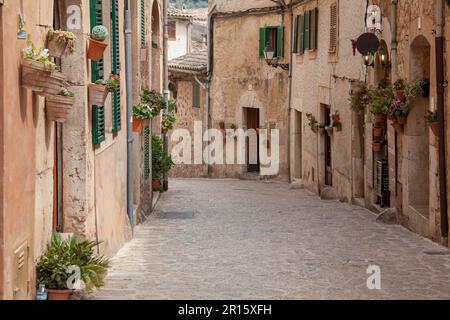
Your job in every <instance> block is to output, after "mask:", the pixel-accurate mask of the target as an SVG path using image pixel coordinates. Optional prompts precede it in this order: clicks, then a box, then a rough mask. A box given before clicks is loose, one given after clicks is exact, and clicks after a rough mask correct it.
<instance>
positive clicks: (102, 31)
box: [88, 25, 108, 61]
mask: <svg viewBox="0 0 450 320" xmlns="http://www.w3.org/2000/svg"><path fill="white" fill-rule="evenodd" d="M106 38H108V29H106V27H105V26H102V25H99V26H95V27H94V28H93V29H92V32H91V36H90V38H89V48H88V58H89V59H90V60H93V61H99V60H100V59H101V58H102V56H103V53H104V52H105V49H106V47H108V44H107V43H106V42H105V40H106Z"/></svg>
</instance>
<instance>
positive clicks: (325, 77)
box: [291, 0, 365, 201]
mask: <svg viewBox="0 0 450 320" xmlns="http://www.w3.org/2000/svg"><path fill="white" fill-rule="evenodd" d="M332 3H336V1H332V0H329V1H320V2H319V3H318V8H319V32H318V49H317V50H315V51H307V52H305V53H304V54H303V55H301V54H294V59H293V63H294V66H293V102H292V107H293V109H294V110H297V111H299V112H301V113H302V119H303V121H302V128H301V130H302V136H303V143H302V157H301V158H302V162H303V163H302V168H303V182H304V184H305V186H306V187H307V188H309V189H311V190H314V191H316V192H319V191H320V190H321V189H322V188H323V187H324V184H325V154H324V152H325V149H324V148H325V147H324V143H325V142H324V141H325V140H324V139H325V138H324V136H321V135H320V134H318V133H315V132H313V131H312V130H311V129H310V127H309V126H308V121H307V119H306V114H308V113H311V114H313V115H314V116H315V117H316V119H317V120H318V121H319V122H325V120H326V119H325V118H324V114H323V107H321V104H324V105H329V106H330V107H331V113H334V111H339V114H340V115H341V122H342V131H341V132H334V134H333V136H332V138H331V140H332V141H331V143H332V156H331V158H332V172H333V187H334V189H335V190H336V192H337V194H338V196H339V197H340V198H343V199H345V200H347V201H350V200H351V199H352V198H353V197H355V196H357V195H356V190H354V189H353V184H352V181H353V180H354V179H356V178H357V177H358V176H361V175H362V174H363V173H362V170H361V169H359V170H358V163H357V161H358V157H357V156H355V153H354V150H353V145H354V141H357V140H358V137H357V136H355V135H354V132H358V130H355V125H357V123H356V122H355V121H354V115H353V113H352V111H351V105H350V101H349V98H350V95H349V92H350V90H351V88H352V83H351V82H350V81H349V80H348V79H352V80H355V81H364V73H365V70H364V67H363V65H362V62H361V57H360V56H359V55H356V56H354V55H353V51H352V46H351V41H350V40H352V39H356V38H357V37H358V36H359V35H360V34H361V33H363V32H364V25H363V24H362V18H363V17H364V11H365V5H364V4H363V3H362V2H361V3H359V4H357V3H355V2H354V1H350V0H343V1H339V43H338V51H337V54H330V53H329V41H330V36H329V35H330V6H331V4H332ZM316 6H317V2H315V1H310V2H307V3H306V4H304V5H301V6H298V7H297V8H296V9H295V11H294V15H299V14H302V13H303V12H304V11H305V10H311V9H314V8H315V7H316ZM334 76H336V77H338V78H336V79H335V77H334ZM292 127H293V128H294V129H293V130H292V134H293V135H294V134H295V132H296V130H295V123H294V117H292ZM291 141H292V150H293V151H292V152H291V167H295V163H296V161H298V160H297V159H295V158H294V157H295V154H296V153H295V145H294V141H295V139H294V136H293V137H292V139H291ZM360 167H361V164H359V168H360ZM293 178H294V177H293Z"/></svg>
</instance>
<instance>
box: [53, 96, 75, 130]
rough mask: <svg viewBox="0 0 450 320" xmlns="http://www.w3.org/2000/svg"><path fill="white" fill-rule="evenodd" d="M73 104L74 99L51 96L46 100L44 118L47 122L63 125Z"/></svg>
mask: <svg viewBox="0 0 450 320" xmlns="http://www.w3.org/2000/svg"><path fill="white" fill-rule="evenodd" d="M74 103H75V98H74V97H65V96H60V95H57V96H53V97H47V99H46V116H47V120H49V121H56V122H59V123H64V122H65V121H66V120H67V118H68V116H69V112H70V109H72V106H73V104H74Z"/></svg>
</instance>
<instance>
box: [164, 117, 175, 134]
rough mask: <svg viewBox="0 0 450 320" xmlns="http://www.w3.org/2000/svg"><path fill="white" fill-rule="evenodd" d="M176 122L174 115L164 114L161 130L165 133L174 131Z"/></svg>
mask: <svg viewBox="0 0 450 320" xmlns="http://www.w3.org/2000/svg"><path fill="white" fill-rule="evenodd" d="M175 122H176V117H175V116H174V115H173V113H170V112H169V113H164V114H163V116H162V120H161V129H162V132H163V133H166V132H167V131H169V130H172V129H173V127H174V125H175Z"/></svg>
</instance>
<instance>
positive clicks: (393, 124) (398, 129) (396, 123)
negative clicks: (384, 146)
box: [392, 122, 403, 133]
mask: <svg viewBox="0 0 450 320" xmlns="http://www.w3.org/2000/svg"><path fill="white" fill-rule="evenodd" d="M392 126H393V127H394V129H395V131H397V132H398V133H402V132H403V125H402V124H399V123H398V122H394V123H392Z"/></svg>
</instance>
